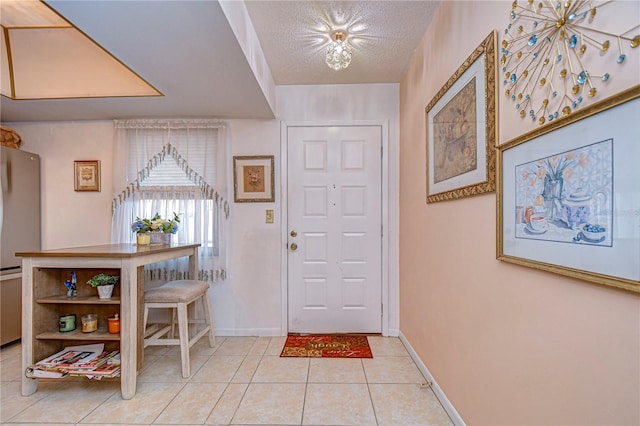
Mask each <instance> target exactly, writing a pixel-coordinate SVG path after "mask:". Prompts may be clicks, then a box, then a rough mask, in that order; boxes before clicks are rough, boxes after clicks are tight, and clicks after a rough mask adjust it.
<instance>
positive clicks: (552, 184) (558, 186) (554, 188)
mask: <svg viewBox="0 0 640 426" xmlns="http://www.w3.org/2000/svg"><path fill="white" fill-rule="evenodd" d="M563 184H564V179H563V178H559V179H553V178H550V177H549V176H548V175H547V176H546V177H545V178H544V191H543V192H542V196H543V197H544V200H545V207H546V210H547V215H548V218H549V220H555V219H556V218H557V217H558V216H559V215H560V213H561V212H560V211H559V210H560V208H561V200H562V187H563Z"/></svg>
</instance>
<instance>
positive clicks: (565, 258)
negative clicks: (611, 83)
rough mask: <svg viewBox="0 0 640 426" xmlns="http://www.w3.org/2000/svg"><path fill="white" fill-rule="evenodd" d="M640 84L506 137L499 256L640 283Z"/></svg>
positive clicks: (628, 284)
mask: <svg viewBox="0 0 640 426" xmlns="http://www.w3.org/2000/svg"><path fill="white" fill-rule="evenodd" d="M639 111H640V86H635V87H632V88H631V89H628V90H627V91H624V92H621V93H619V94H618V95H615V96H613V97H611V98H608V99H605V100H603V101H600V102H598V103H595V104H593V105H591V106H589V107H587V108H585V109H582V110H579V111H576V112H574V113H572V114H571V115H567V116H565V117H562V118H560V119H558V120H554V121H552V122H551V123H549V124H547V125H546V126H544V127H542V128H538V129H536V130H534V131H532V132H529V133H527V134H525V135H523V136H521V137H518V138H516V139H513V140H511V141H509V142H507V143H505V144H502V145H500V146H499V148H498V151H499V155H498V167H497V171H498V173H497V181H498V187H497V197H496V198H497V206H498V212H497V213H498V214H497V232H498V235H497V258H498V259H500V260H503V261H506V262H511V263H515V264H518V265H523V266H528V267H531V268H536V269H541V270H544V271H548V272H553V273H557V274H561V275H567V276H570V277H573V278H577V279H582V280H586V281H591V282H594V283H597V284H604V285H609V286H613V287H618V288H623V289H626V290H631V291H635V292H640V263H639V259H640V232H639V230H640V226H639V225H640V221H639V218H640V207H639V206H640V198H639V195H640V193H639V192H638V191H639V188H640V168H638V160H639V159H640V144H638V135H639V134H640V114H639Z"/></svg>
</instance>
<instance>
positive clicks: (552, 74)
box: [500, 0, 640, 124]
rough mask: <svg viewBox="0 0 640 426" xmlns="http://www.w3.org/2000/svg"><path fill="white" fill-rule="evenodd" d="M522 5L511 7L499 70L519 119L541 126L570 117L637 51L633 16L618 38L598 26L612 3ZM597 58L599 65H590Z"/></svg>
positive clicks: (541, 0) (529, 0)
mask: <svg viewBox="0 0 640 426" xmlns="http://www.w3.org/2000/svg"><path fill="white" fill-rule="evenodd" d="M521 3H522V5H521V4H520V3H518V1H514V2H513V4H512V7H511V12H510V22H509V24H508V26H507V28H506V29H505V30H504V34H503V40H502V43H501V47H502V51H501V58H500V67H501V70H502V74H503V86H504V89H505V95H506V96H507V97H508V98H509V99H510V100H511V101H512V102H513V104H514V106H515V108H516V110H518V111H519V114H520V117H522V118H525V117H529V118H530V119H531V120H533V121H537V122H538V124H544V123H546V122H550V121H553V120H555V119H557V118H559V117H562V116H567V115H569V114H571V112H572V111H573V110H575V109H577V108H579V107H580V105H581V104H582V102H583V101H584V100H585V99H586V98H587V97H588V98H594V97H596V96H597V95H598V94H599V90H601V88H602V87H606V84H607V82H608V81H609V80H610V79H611V77H612V75H613V74H614V73H615V72H616V71H617V67H619V66H622V65H624V63H625V61H626V60H627V56H626V55H627V50H630V51H632V50H633V49H636V50H640V49H638V46H639V45H640V34H638V29H639V28H640V24H638V23H637V17H636V19H635V23H633V24H632V25H635V26H633V27H632V28H629V29H627V30H624V29H622V31H624V32H621V33H619V34H614V33H612V32H610V31H607V30H606V29H604V28H602V27H598V23H599V20H600V21H602V18H603V15H605V14H606V13H607V12H608V10H607V9H610V8H611V5H612V4H613V3H614V0H610V1H604V2H602V1H600V2H596V1H593V0H575V1H569V0H566V1H564V2H560V1H557V0H538V1H535V0H526V1H525V2H521ZM619 18H623V17H622V16H617V17H616V19H619ZM632 22H633V21H632ZM609 26H610V27H611V25H609ZM613 27H614V28H617V29H620V28H619V27H618V26H616V25H614V26H613ZM616 31H617V30H616ZM595 55H597V56H600V57H601V58H602V60H600V59H598V60H594V61H591V63H589V61H590V60H591V59H594V56H595ZM596 62H597V63H596ZM592 65H593V67H596V66H599V67H602V69H601V70H600V69H598V70H596V69H592V68H590V66H592ZM598 71H601V72H599V73H598V74H596V72H598Z"/></svg>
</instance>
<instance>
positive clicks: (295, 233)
mask: <svg viewBox="0 0 640 426" xmlns="http://www.w3.org/2000/svg"><path fill="white" fill-rule="evenodd" d="M290 235H291V236H292V237H294V238H295V237H297V236H298V233H297V232H296V231H291V234H290Z"/></svg>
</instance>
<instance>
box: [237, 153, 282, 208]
mask: <svg viewBox="0 0 640 426" xmlns="http://www.w3.org/2000/svg"><path fill="white" fill-rule="evenodd" d="M233 200H234V201H235V202H236V203H252V202H273V201H275V184H274V170H273V155H254V156H236V157H233Z"/></svg>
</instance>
